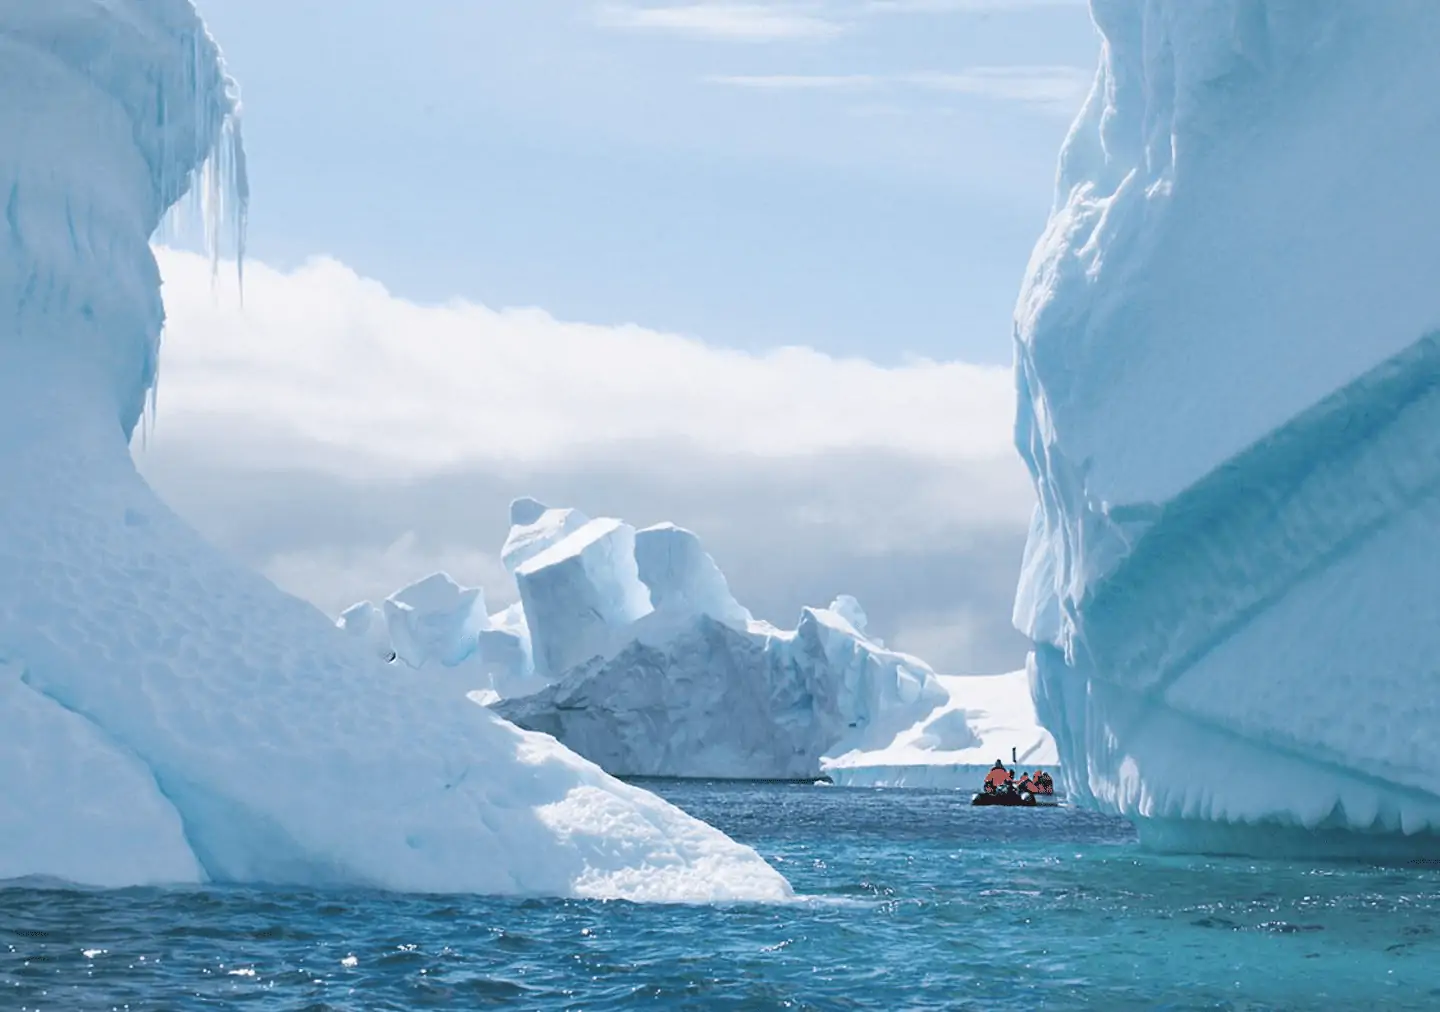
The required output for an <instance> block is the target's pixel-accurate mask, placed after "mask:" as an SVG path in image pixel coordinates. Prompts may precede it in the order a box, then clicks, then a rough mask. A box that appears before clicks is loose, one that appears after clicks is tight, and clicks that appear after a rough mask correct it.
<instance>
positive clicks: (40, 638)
mask: <svg viewBox="0 0 1440 1012" xmlns="http://www.w3.org/2000/svg"><path fill="white" fill-rule="evenodd" d="M235 101H236V100H235V91H234V88H233V86H232V85H231V83H230V81H229V80H228V79H227V78H226V76H225V74H224V72H223V68H222V64H221V61H220V56H219V53H218V50H217V48H216V46H215V44H214V42H213V41H212V40H211V38H210V37H209V35H208V34H207V33H206V31H205V29H204V26H203V25H202V24H201V22H200V19H199V17H198V15H197V14H196V12H195V10H194V8H193V7H192V6H191V4H190V2H189V0H106V2H103V3H102V2H96V0H46V2H44V3H34V2H31V0H0V206H3V207H4V214H3V217H0V474H4V476H5V491H4V494H3V495H0V697H3V698H0V771H3V774H4V775H3V776H0V826H3V827H4V832H0V879H9V878H17V877H25V876H45V877H55V878H60V879H65V880H70V881H74V882H81V883H87V884H94V885H106V886H120V885H133V884H140V883H157V882H196V881H211V882H263V883H300V884H305V885H325V884H345V885H362V886H373V887H381V888H391V889H414V890H427V891H481V892H497V893H531V894H551V895H581V896H619V897H628V898H632V899H648V900H708V899H717V898H761V899H767V898H768V899H775V898H782V897H785V896H788V895H789V887H788V885H787V884H786V883H785V881H784V879H783V878H781V877H780V876H779V875H778V874H777V873H776V872H775V871H773V870H772V869H771V868H770V867H769V866H768V865H767V864H765V862H764V861H762V860H761V859H760V858H759V857H758V855H756V854H755V853H754V852H753V851H752V850H750V849H749V848H746V847H742V846H740V845H738V844H736V843H734V842H733V841H731V840H729V839H728V838H726V837H725V836H723V835H722V834H720V833H719V832H717V831H716V830H714V829H712V828H710V827H709V826H706V825H704V824H703V823H700V822H698V821H697V820H695V819H693V818H690V817H689V816H687V815H685V814H684V813H682V812H680V811H679V810H678V809H676V808H674V807H673V806H670V805H668V804H666V803H664V802H662V801H660V800H659V799H658V798H656V797H654V796H653V795H651V794H649V793H647V792H644V791H641V790H638V789H635V788H633V787H630V786H627V785H625V784H622V783H619V782H618V781H616V780H614V779H612V778H611V777H609V776H607V775H606V774H604V773H603V772H602V771H601V770H600V769H599V768H598V767H596V766H595V765H594V764H592V763H590V762H587V761H585V760H583V759H581V758H579V757H578V756H576V755H574V754H573V753H571V752H569V751H568V750H566V749H564V748H562V747H560V746H559V745H557V744H556V743H555V742H554V741H553V740H552V739H550V738H547V737H545V736H543V735H538V734H534V733H529V732H525V731H521V730H519V729H518V728H516V727H514V726H513V725H510V724H507V723H505V722H504V721H502V720H501V719H499V718H498V717H496V716H495V715H494V714H493V713H491V712H489V711H488V710H486V709H484V708H483V707H480V706H476V705H473V704H470V703H467V702H465V701H464V700H463V699H461V700H459V701H458V704H457V700H456V699H455V698H454V697H453V695H452V694H450V693H448V692H446V691H445V687H444V686H443V685H438V684H432V683H431V682H428V681H425V680H418V679H414V678H405V677H402V675H401V672H400V670H399V668H398V667H397V666H395V665H386V664H385V663H384V661H383V660H382V659H381V658H380V657H377V656H376V653H377V646H378V644H377V642H376V641H375V640H374V639H373V638H370V639H367V638H366V636H365V635H360V636H346V635H344V634H343V633H342V632H340V631H338V630H336V628H335V626H334V624H333V623H332V622H330V621H329V620H327V619H326V618H325V616H323V615H322V614H320V613H319V612H318V611H317V610H315V609H314V608H312V607H311V606H309V605H307V604H305V603H303V602H301V601H299V600H297V599H295V598H292V597H290V596H288V595H286V594H283V593H281V592H280V591H279V590H277V589H276V588H275V587H274V586H273V585H271V584H270V583H269V582H268V581H266V580H264V579H262V578H261V577H260V576H258V575H256V574H253V573H250V572H246V571H244V570H241V569H237V568H236V567H235V566H234V565H233V564H232V563H231V562H230V561H229V560H228V559H227V558H226V557H225V556H224V555H223V554H221V553H220V552H218V551H216V550H214V549H212V548H211V547H210V546H209V545H207V544H206V543H205V542H204V541H202V540H201V539H200V538H199V537H198V535H196V534H195V533H194V532H193V531H192V530H191V529H190V528H189V527H188V526H187V525H186V524H184V523H183V522H182V521H181V520H180V519H179V518H177V517H176V516H175V515H174V514H173V513H172V512H171V511H170V510H168V509H167V508H166V507H165V506H164V505H163V504H162V503H160V502H159V501H158V500H157V499H156V497H155V496H154V494H153V493H152V492H151V490H150V489H149V488H148V486H147V485H146V484H145V482H144V481H143V480H142V479H141V478H140V476H139V475H138V474H137V473H136V471H135V468H134V466H133V464H132V462H131V459H130V455H129V448H128V445H127V440H128V438H129V436H130V434H131V432H132V431H133V429H134V427H135V425H136V423H137V421H138V419H139V417H140V415H141V412H142V410H143V408H144V404H145V398H146V393H147V391H149V390H151V389H153V387H154V384H155V380H156V375H157V364H158V349H159V344H158V341H159V335H160V331H161V325H162V322H163V310H162V305H161V300H160V281H159V276H158V273H157V271H156V267H155V261H154V259H153V257H152V255H151V252H150V248H149V246H148V243H147V240H148V239H149V237H150V236H151V234H152V233H153V232H154V231H155V228H156V226H157V224H158V223H159V221H160V218H161V215H162V214H163V213H164V212H165V211H166V209H167V208H169V207H170V206H171V205H173V204H174V203H175V202H176V201H177V200H178V199H180V198H181V197H182V195H184V194H185V193H186V192H187V187H189V188H190V191H191V192H193V191H194V189H195V188H196V187H199V188H200V189H202V190H204V189H205V188H206V187H210V186H212V184H213V192H209V193H208V194H207V196H206V199H205V200H204V201H202V203H204V204H206V205H207V206H208V208H209V210H210V212H211V214H212V219H213V220H216V221H218V220H222V219H224V218H225V216H226V213H227V211H228V214H229V216H230V219H231V220H232V221H234V222H236V223H237V224H240V225H243V205H244V185H243V179H244V172H243V160H242V156H241V149H240V146H239V143H238V133H237V132H236V130H235V126H234V122H233V120H234V115H235ZM222 197H224V198H225V199H226V200H228V205H225V204H223V203H222V202H221V200H220V198H222ZM445 590H446V588H444V587H443V586H429V587H427V588H425V594H420V595H418V596H419V598H420V599H421V603H422V604H428V603H429V602H430V600H431V597H427V596H426V594H429V595H432V596H435V597H442V598H443V597H444V593H445ZM471 603H472V604H477V605H478V602H471ZM404 604H406V602H404V601H400V602H396V605H395V606H396V611H397V614H398V617H399V618H400V619H405V618H407V617H409V616H407V615H405V614H404V613H403V610H402V609H401V607H400V606H401V605H404ZM411 607H412V611H413V610H414V609H413V602H412V604H411ZM455 610H456V611H457V612H459V613H466V612H465V609H464V608H463V607H458V608H457V609H455ZM478 613H483V607H479V606H477V607H472V608H471V609H470V612H469V613H468V614H478ZM352 617H355V618H356V620H357V622H356V624H357V625H365V624H367V622H365V621H362V620H361V619H360V618H359V616H358V615H357V616H352ZM377 628H378V627H377ZM407 629H408V631H409V638H408V640H407V641H406V644H405V649H406V650H407V652H409V653H411V654H416V655H418V654H423V653H426V652H430V651H439V652H440V653H441V654H442V655H443V654H444V653H445V651H447V650H451V649H452V648H454V647H455V645H456V642H457V641H458V639H459V638H460V637H458V636H457V635H454V632H455V631H454V630H450V629H444V628H440V629H436V628H430V627H427V626H425V625H424V624H423V623H413V624H411V625H409V626H407ZM462 631H463V630H462Z"/></svg>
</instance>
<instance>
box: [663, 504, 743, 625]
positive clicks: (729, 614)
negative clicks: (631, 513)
mask: <svg viewBox="0 0 1440 1012" xmlns="http://www.w3.org/2000/svg"><path fill="white" fill-rule="evenodd" d="M635 563H636V566H637V568H638V571H639V576H640V582H641V583H643V584H645V586H646V587H647V588H648V589H649V591H650V601H651V603H652V605H653V606H654V608H655V610H656V611H657V612H662V613H664V614H666V615H668V616H676V617H682V618H683V620H686V621H689V620H691V619H694V618H695V617H697V616H699V615H708V616H710V617H711V618H713V619H715V620H716V621H718V622H723V623H725V624H726V625H730V626H734V627H735V628H737V629H744V628H745V626H746V625H747V624H748V623H749V621H750V612H749V611H747V610H746V609H745V608H742V607H740V603H739V602H738V601H736V600H735V598H734V596H733V595H731V593H730V585H729V583H728V582H726V580H725V574H724V573H722V572H720V567H719V566H717V565H715V560H714V559H712V558H711V557H710V553H709V552H707V551H705V549H704V548H703V547H701V545H700V539H699V538H697V537H696V536H695V535H694V533H692V532H691V531H687V530H686V529H685V528H683V527H676V526H675V525H674V524H657V525H656V526H654V527H647V528H645V529H644V530H642V531H639V532H637V533H636V535H635Z"/></svg>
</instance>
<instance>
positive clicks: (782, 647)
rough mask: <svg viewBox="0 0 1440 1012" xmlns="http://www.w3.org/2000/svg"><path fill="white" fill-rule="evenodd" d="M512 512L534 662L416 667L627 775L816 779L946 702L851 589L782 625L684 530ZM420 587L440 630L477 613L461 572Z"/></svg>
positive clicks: (462, 654) (512, 622) (514, 611)
mask: <svg viewBox="0 0 1440 1012" xmlns="http://www.w3.org/2000/svg"><path fill="white" fill-rule="evenodd" d="M511 520H512V528H511V531H510V534H509V536H508V537H507V539H506V542H505V549H504V552H503V553H502V554H505V555H508V556H509V557H510V558H512V559H514V558H519V559H521V561H519V562H518V563H516V564H515V565H514V566H513V567H512V571H513V573H514V575H515V578H516V583H517V587H518V592H519V595H520V598H521V600H520V602H519V603H518V604H517V605H512V606H511V607H510V608H509V609H507V610H506V612H505V613H502V615H503V618H504V624H505V628H506V629H508V630H514V633H515V636H516V640H517V647H516V651H515V653H514V654H513V657H514V663H516V664H523V663H524V659H525V658H526V657H533V664H532V665H531V667H529V668H516V669H513V670H512V671H511V673H510V676H509V678H508V680H507V681H505V682H504V683H503V684H502V682H501V681H500V680H498V679H489V678H488V677H487V676H486V675H485V674H484V673H483V672H482V671H481V670H480V669H478V668H475V667H473V666H470V665H468V663H467V659H466V658H467V657H468V656H469V654H467V652H466V651H467V649H469V648H460V649H452V648H449V647H446V648H443V649H436V650H430V651H428V652H427V653H426V654H425V655H424V659H423V661H422V662H421V663H419V664H416V665H414V666H415V667H417V668H420V669H421V670H431V671H434V672H435V675H436V678H435V684H437V685H438V684H441V683H445V684H452V686H453V688H454V689H455V690H457V691H465V692H466V694H468V695H469V696H470V698H472V699H476V700H480V701H483V702H485V703H487V704H488V705H490V706H492V707H493V708H494V709H495V711H496V712H497V713H499V714H501V715H502V716H504V717H505V718H506V719H508V720H511V721H513V722H515V723H516V724H518V725H519V726H521V727H524V728H527V729H530V730H534V731H538V732H543V733H546V734H549V735H552V736H554V737H555V738H556V739H558V740H559V741H561V742H562V743H564V744H565V745H567V746H568V747H570V748H572V749H574V750H575V751H577V752H578V753H579V754H581V755H582V756H584V757H586V758H587V759H590V760H593V761H594V762H596V763H598V764H599V765H600V766H601V767H603V768H604V769H605V770H607V771H608V772H610V773H614V774H617V775H621V776H665V777H703V778H730V779H787V780H788V779H815V778H817V777H819V776H820V775H821V771H822V761H823V759H824V757H825V756H827V755H830V754H839V753H843V752H850V751H853V750H855V749H860V748H866V747H878V746H879V745H883V744H885V743H887V742H889V741H891V740H892V739H893V738H894V737H895V736H896V735H897V734H899V733H900V732H901V731H903V730H904V729H906V728H909V727H911V726H913V725H914V724H915V723H916V722H917V721H919V720H920V719H921V718H923V717H925V716H926V715H927V714H929V713H930V712H931V711H933V710H934V709H935V708H936V707H937V706H940V705H941V704H942V703H943V701H944V700H945V699H946V693H945V690H944V688H943V687H942V684H941V682H940V681H939V680H938V678H937V676H936V675H935V673H934V672H933V671H932V670H931V669H930V667H929V666H928V665H926V664H925V663H924V662H923V661H921V660H919V659H918V658H915V657H911V656H909V655H907V654H904V653H900V652H898V651H894V650H890V649H888V648H886V647H885V646H884V645H883V644H882V643H880V642H879V641H877V640H873V639H871V638H869V637H868V636H867V635H866V633H865V627H866V624H867V620H866V616H865V612H864V609H863V608H862V607H861V606H860V604H859V602H858V601H856V600H855V598H853V597H851V596H849V595H841V596H840V597H838V598H836V600H835V601H834V602H833V603H832V604H831V605H830V606H829V607H828V608H805V609H803V610H802V612H801V615H800V620H799V622H798V624H797V625H796V627H795V628H794V629H780V628H777V627H776V626H774V625H771V624H770V623H768V622H763V621H758V620H756V619H755V618H754V617H753V616H752V615H751V613H750V612H749V610H747V609H746V608H745V607H743V606H742V605H741V604H740V603H739V602H738V601H737V600H736V599H735V597H734V595H733V594H732V593H731V591H730V587H729V583H728V581H727V580H726V579H725V575H724V573H723V572H721V570H720V567H719V566H717V565H716V563H715V560H714V559H713V558H712V557H711V556H710V554H709V553H708V552H706V551H705V549H704V546H703V545H702V544H701V541H700V539H699V538H698V537H697V536H696V535H695V534H694V533H693V532H691V531H688V530H686V529H685V528H683V527H678V526H676V525H674V524H668V523H665V524H657V525H655V526H653V527H647V528H645V529H643V530H640V531H636V530H634V528H632V527H630V526H629V525H628V524H625V523H624V522H623V521H620V520H617V519H614V518H608V517H600V518H596V519H593V520H592V519H589V518H587V517H585V516H584V515H583V514H581V513H579V512H578V511H575V510H568V509H552V508H550V507H547V506H545V505H544V504H542V503H539V502H536V501H535V500H533V499H520V500H516V503H515V504H514V505H512V508H511ZM508 565H509V564H508V563H507V566H508ZM415 586H416V587H441V586H445V587H448V588H450V589H448V590H446V592H445V598H444V601H441V600H440V599H439V597H438V596H437V597H435V598H434V599H433V600H432V604H431V606H430V607H431V610H432V612H433V618H431V619H426V620H425V622H426V624H427V626H428V625H432V624H433V625H434V627H435V628H440V629H446V630H449V629H455V628H460V627H464V626H465V625H466V621H467V620H466V619H465V618H464V609H463V607H462V608H461V609H460V611H459V612H457V611H456V609H455V608H454V607H452V606H451V605H450V604H449V603H447V602H450V601H455V600H460V598H461V595H460V592H459V588H458V587H457V586H456V585H455V584H454V582H453V581H451V580H450V579H449V577H447V576H445V575H443V574H439V575H436V576H431V577H427V578H426V579H425V580H422V581H421V582H420V583H419V584H416V585H415ZM475 593H476V594H478V591H476V592H475ZM401 594H402V595H404V596H407V597H410V598H418V597H419V596H420V595H418V594H417V593H415V592H413V591H402V592H401ZM367 607H370V608H373V606H370V605H365V604H362V605H357V606H355V608H352V609H350V610H349V611H347V612H346V615H350V614H352V613H355V614H369V613H368V612H366V611H365V608H367ZM500 620H501V616H492V617H491V619H490V625H491V626H492V627H495V628H499V626H500V625H501V621H500ZM341 621H342V623H347V624H348V622H349V620H348V619H346V618H345V617H343V616H342V619H341ZM371 627H372V626H370V625H367V626H365V628H367V629H368V628H371ZM358 628H359V627H358V626H357V630H358ZM392 630H393V635H394V636H395V639H394V640H392V641H390V642H392V643H393V647H391V646H387V645H385V644H382V645H381V647H380V649H381V650H382V651H386V650H389V649H394V650H395V651H396V652H398V653H399V655H400V656H401V657H402V658H404V657H406V656H407V655H408V656H415V657H417V658H418V657H419V656H420V654H418V653H417V652H414V651H410V650H408V649H407V648H406V646H405V644H406V643H408V642H409V637H411V635H412V634H411V633H410V632H409V631H408V628H407V627H403V626H402V627H398V628H395V627H392ZM447 635H448V634H447ZM481 635H482V636H483V635H484V633H483V632H482V633H481ZM445 642H447V643H448V642H449V641H448V639H447V640H445ZM527 644H528V649H527V648H526V645H527ZM478 652H479V653H481V654H483V655H484V656H487V657H488V656H489V648H488V647H481V648H479V651H478ZM457 676H458V677H459V678H460V679H461V682H460V683H455V681H454V680H455V678H456V677H457ZM467 690H468V691H467ZM1017 691H1019V692H1020V696H1021V698H1022V699H1023V700H1025V705H1027V706H1028V696H1027V695H1026V690H1025V689H1024V687H1023V686H1019V687H1018V688H1017Z"/></svg>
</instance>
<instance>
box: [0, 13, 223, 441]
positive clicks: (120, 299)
mask: <svg viewBox="0 0 1440 1012" xmlns="http://www.w3.org/2000/svg"><path fill="white" fill-rule="evenodd" d="M0 25H3V28H4V30H3V31H0V95H4V96H5V100H4V101H0V138H3V147H0V205H3V207H4V215H3V218H0V306H4V307H6V310H7V316H9V317H10V320H9V322H8V323H7V324H6V326H5V329H6V331H8V333H7V334H3V335H0V339H3V340H4V341H5V342H6V344H8V345H11V346H12V347H11V349H10V353H11V354H12V355H13V354H15V353H16V352H18V351H22V350H24V349H26V348H27V347H28V346H35V345H44V346H49V347H54V348H56V350H60V349H64V350H65V351H67V352H68V353H69V355H70V356H71V357H75V358H84V359H85V360H86V364H87V366H88V372H89V373H90V377H89V381H90V383H91V384H92V385H93V386H94V388H95V389H93V390H92V391H89V393H92V394H93V395H95V396H103V397H104V398H105V400H106V402H107V409H109V410H113V411H114V413H115V415H116V417H117V418H118V420H119V422H120V425H121V428H122V430H123V431H124V432H125V433H126V434H127V435H128V434H129V432H130V431H131V430H132V429H133V428H134V426H135V424H136V422H137V421H138V420H139V417H140V414H141V411H142V410H143V408H144V404H145V399H146V396H147V394H148V393H149V392H150V390H151V388H152V387H153V385H154V383H155V379H156V372H157V369H158V361H159V339H160V328H161V323H162V322H163V320H164V311H163V308H162V306H161V302H160V274H159V270H158V268H157V267H156V265H155V259H154V257H153V256H152V255H151V253H150V248H149V239H150V236H151V234H152V233H153V232H154V231H155V230H156V227H157V226H158V225H159V224H160V220H161V217H162V215H164V214H165V212H166V210H167V209H169V208H170V207H171V206H172V205H174V204H175V203H176V201H177V200H179V199H180V198H181V197H182V196H184V195H186V194H187V193H189V194H194V195H195V198H196V200H197V201H198V202H199V203H201V204H203V207H202V210H203V211H204V212H205V216H206V223H207V225H208V227H209V229H210V232H211V238H212V239H213V240H214V241H215V242H216V244H217V245H216V246H215V247H214V248H215V250H216V251H218V249H219V246H218V241H219V238H220V236H219V235H218V230H219V229H221V228H223V227H227V226H228V227H230V228H232V229H233V230H234V234H233V239H234V241H235V245H236V248H237V250H238V249H239V248H240V247H241V246H242V245H243V244H242V241H241V237H242V236H243V225H244V216H245V202H246V198H247V184H246V178H245V167H244V149H243V147H242V146H241V144H240V141H239V127H238V119H237V118H236V112H237V103H238V99H237V93H236V90H235V87H234V85H233V82H231V81H230V80H229V78H228V77H227V76H226V75H225V72H224V68H223V66H222V64H221V62H220V59H219V52H218V50H217V49H216V47H215V43H214V42H213V41H212V40H211V38H210V36H209V35H208V34H207V33H206V31H205V29H204V26H203V25H202V24H201V23H200V20H199V18H198V17H197V15H196V14H195V10H194V8H193V7H192V6H191V5H190V4H189V3H188V2H180V0H168V2H167V0H154V2H144V3H142V2H138V0H124V2H118V3H97V2H95V0H46V2H44V3H34V2H31V0H0ZM102 166H103V171H101V170H100V167H102Z"/></svg>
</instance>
